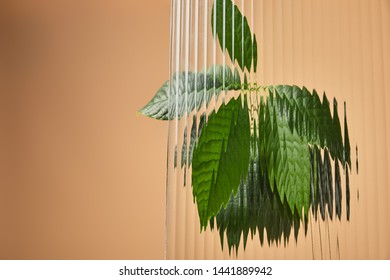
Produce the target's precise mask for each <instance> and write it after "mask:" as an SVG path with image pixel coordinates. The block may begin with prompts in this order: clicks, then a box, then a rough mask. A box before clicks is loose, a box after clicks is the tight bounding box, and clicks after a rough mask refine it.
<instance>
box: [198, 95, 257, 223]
mask: <svg viewBox="0 0 390 280" xmlns="http://www.w3.org/2000/svg"><path fill="white" fill-rule="evenodd" d="M249 141H250V126H249V114H248V106H247V104H246V102H244V106H242V104H241V98H238V99H234V98H232V99H231V100H230V101H229V102H228V104H227V105H225V104H222V105H221V106H220V108H219V109H218V111H217V112H212V113H211V114H210V115H209V118H208V121H207V123H206V124H205V125H204V126H203V129H202V133H201V134H200V136H199V139H198V143H197V145H196V147H195V149H194V152H193V159H192V186H193V196H194V199H195V201H196V203H197V206H198V213H199V218H200V223H201V227H202V229H203V228H206V227H207V223H208V222H209V220H210V218H211V217H212V216H216V215H217V214H218V212H219V211H220V209H221V207H225V206H226V203H227V202H228V201H229V198H230V196H231V195H232V193H233V194H235V193H236V192H237V189H238V186H239V184H240V181H241V180H242V178H245V177H246V176H247V172H248V164H249Z"/></svg>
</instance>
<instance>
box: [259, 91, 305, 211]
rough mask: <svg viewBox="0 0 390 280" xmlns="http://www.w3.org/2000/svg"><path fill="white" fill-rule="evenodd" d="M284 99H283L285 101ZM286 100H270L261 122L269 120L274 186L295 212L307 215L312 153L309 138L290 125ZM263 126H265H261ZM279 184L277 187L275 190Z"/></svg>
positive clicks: (267, 133)
mask: <svg viewBox="0 0 390 280" xmlns="http://www.w3.org/2000/svg"><path fill="white" fill-rule="evenodd" d="M281 101H282V100H281ZM283 106H284V103H283V102H278V100H277V99H274V97H273V93H272V92H270V97H269V98H268V99H267V104H266V108H265V110H264V112H265V114H264V115H259V117H260V118H264V119H265V120H264V121H262V120H260V121H259V123H265V127H264V128H263V129H264V130H265V158H266V161H267V170H268V177H269V181H270V186H271V189H272V190H273V191H274V192H275V191H276V190H277V191H278V193H279V196H280V198H281V201H284V198H285V197H286V200H287V203H288V205H289V206H290V209H291V212H293V213H294V210H295V208H296V209H297V210H298V214H299V215H300V216H301V214H302V208H304V210H305V214H306V215H307V213H308V210H309V206H310V170H311V165H310V152H309V147H308V140H307V138H306V137H305V136H303V137H301V136H300V135H299V134H298V132H297V130H296V129H295V128H294V129H293V130H291V129H290V127H289V116H288V114H287V111H286V110H285V109H284V107H283ZM260 129H262V127H260ZM275 186H276V190H275Z"/></svg>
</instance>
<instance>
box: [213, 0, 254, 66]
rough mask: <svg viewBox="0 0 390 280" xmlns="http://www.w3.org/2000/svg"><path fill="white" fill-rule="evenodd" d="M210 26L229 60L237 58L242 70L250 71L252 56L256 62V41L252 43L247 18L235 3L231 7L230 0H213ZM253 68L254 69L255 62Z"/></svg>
mask: <svg viewBox="0 0 390 280" xmlns="http://www.w3.org/2000/svg"><path fill="white" fill-rule="evenodd" d="M214 16H215V17H216V19H215V26H214ZM211 27H212V32H213V35H214V37H215V35H217V37H218V40H219V43H220V45H221V47H222V48H226V49H227V51H228V53H229V56H230V58H231V60H232V61H233V62H234V60H237V63H238V65H239V66H240V68H241V70H242V71H245V68H246V69H247V70H248V71H250V69H251V65H252V59H253V57H254V56H256V59H255V60H256V63H257V43H256V45H255V46H254V45H253V42H252V33H251V30H250V28H249V24H248V20H247V18H246V17H245V16H243V15H242V14H241V12H240V10H239V9H238V7H237V5H234V7H233V3H232V1H231V0H216V1H214V5H213V11H212V13H211ZM254 41H255V42H256V40H254ZM254 69H255V71H256V64H254Z"/></svg>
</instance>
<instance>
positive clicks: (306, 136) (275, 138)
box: [140, 0, 351, 252]
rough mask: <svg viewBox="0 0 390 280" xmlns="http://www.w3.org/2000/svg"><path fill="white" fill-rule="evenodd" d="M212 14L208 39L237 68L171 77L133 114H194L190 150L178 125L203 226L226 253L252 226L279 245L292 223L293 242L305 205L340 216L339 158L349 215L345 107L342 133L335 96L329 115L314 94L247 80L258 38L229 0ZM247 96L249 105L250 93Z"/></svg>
mask: <svg viewBox="0 0 390 280" xmlns="http://www.w3.org/2000/svg"><path fill="white" fill-rule="evenodd" d="M211 14H212V18H211V23H212V24H211V28H212V32H213V35H214V37H215V40H217V39H218V41H219V43H220V45H221V47H222V50H223V51H224V50H226V51H227V53H228V54H229V56H230V58H231V61H232V62H233V63H235V62H237V64H238V66H239V68H240V70H239V69H237V68H234V69H233V70H232V69H231V68H229V66H227V65H225V66H221V65H212V66H211V67H210V68H209V69H208V70H206V69H204V70H203V71H201V72H197V73H195V72H180V73H175V74H174V76H173V79H172V80H171V81H167V82H165V83H164V84H163V86H162V87H161V88H160V89H159V90H158V91H157V93H156V95H155V96H154V97H153V98H152V100H151V101H150V102H149V103H148V104H147V105H146V106H145V107H144V108H142V109H141V110H140V112H141V113H143V114H144V115H147V116H149V117H152V118H155V119H159V120H173V119H178V120H179V119H181V118H182V117H183V116H189V115H190V114H191V112H195V113H194V120H193V124H192V127H191V130H190V141H189V147H187V128H185V129H184V131H185V134H184V143H183V145H182V151H181V155H182V156H181V159H182V162H181V167H182V168H183V166H184V165H188V166H192V180H191V181H192V190H193V196H194V201H195V202H196V204H197V208H198V213H199V219H200V227H201V229H205V228H206V227H207V226H208V225H210V226H211V228H215V227H216V228H217V229H218V230H219V233H220V237H221V245H222V246H223V242H224V236H225V234H226V238H227V243H228V247H229V252H230V251H231V249H232V248H235V249H237V248H238V246H239V244H240V240H241V238H243V241H244V246H245V245H246V242H247V239H248V235H249V233H251V235H252V236H253V235H254V234H255V233H256V232H258V233H259V235H260V241H261V243H263V241H264V231H266V232H267V238H268V242H269V243H270V242H280V241H281V237H282V236H284V242H287V241H288V239H289V236H290V233H291V229H292V228H294V235H295V238H296V237H297V235H298V231H299V227H300V224H301V223H300V221H301V220H302V221H303V222H304V225H305V229H306V230H307V221H308V219H309V209H311V210H312V212H313V215H314V217H315V218H316V219H317V213H318V212H319V213H320V215H321V218H322V219H325V217H326V213H328V215H329V217H330V218H331V219H333V213H334V212H335V213H336V215H337V217H338V218H339V219H340V218H341V209H342V207H341V202H342V190H341V172H340V164H341V166H342V168H343V169H344V171H345V172H344V174H345V179H346V204H347V219H349V214H350V213H349V212H350V209H349V196H350V194H349V169H350V168H351V158H350V144H349V136H348V126H347V121H346V113H345V104H344V139H343V136H342V131H341V125H340V120H339V117H338V108H337V101H336V99H334V100H333V114H332V113H331V108H330V102H329V100H328V99H327V97H326V95H325V93H324V95H323V98H322V101H321V99H320V97H319V95H318V94H317V92H316V91H315V90H313V91H312V92H310V91H309V90H307V89H306V88H305V87H303V88H300V87H297V86H290V85H276V86H258V85H256V84H250V83H247V82H246V79H245V77H246V73H247V71H251V70H253V71H254V72H256V68H257V41H256V37H255V35H253V36H252V32H251V31H250V27H249V24H248V20H247V18H246V17H245V16H243V15H242V14H241V12H240V11H239V9H238V7H237V6H236V5H234V4H233V3H232V1H230V0H216V1H214V4H213V12H212V13H211ZM240 76H244V81H243V82H241V79H240ZM223 91H236V92H238V91H239V92H240V96H239V97H238V98H234V97H233V98H231V99H230V100H229V101H228V102H227V103H226V104H225V103H222V105H221V106H219V108H218V109H217V110H213V111H212V112H211V113H210V114H209V116H208V117H206V116H205V115H202V116H201V117H200V121H199V123H198V122H197V113H196V112H198V111H199V109H200V108H201V107H202V106H205V108H207V107H208V105H209V103H210V100H211V98H212V97H213V96H215V97H216V98H218V96H219V95H220V93H221V92H223ZM253 94H254V95H255V96H256V101H253V99H252V98H249V97H250V96H251V95H253ZM206 119H207V120H206ZM175 162H176V161H175ZM332 162H334V164H333V166H334V172H333V170H332ZM175 168H178V166H177V164H176V163H175ZM333 174H334V180H333ZM333 181H334V187H333ZM334 204H335V205H334ZM334 210H335V211H334Z"/></svg>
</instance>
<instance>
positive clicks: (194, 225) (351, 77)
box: [142, 0, 390, 259]
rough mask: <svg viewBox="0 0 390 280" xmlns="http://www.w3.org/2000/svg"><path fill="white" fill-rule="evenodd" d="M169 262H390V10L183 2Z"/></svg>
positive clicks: (173, 105)
mask: <svg viewBox="0 0 390 280" xmlns="http://www.w3.org/2000/svg"><path fill="white" fill-rule="evenodd" d="M170 20H171V41H170V42H171V52H170V72H169V79H168V81H167V82H166V83H165V84H164V85H163V86H162V87H161V88H160V90H159V91H158V92H157V95H156V97H155V99H154V100H152V101H151V102H150V103H149V104H148V105H147V106H146V107H145V108H144V109H142V110H143V113H144V114H146V115H149V116H151V117H154V118H157V119H165V120H167V121H168V126H169V128H168V131H169V133H168V147H167V149H168V150H167V153H168V154H167V157H168V158H167V182H166V183H167V197H166V199H167V210H166V257H167V258H168V259H236V258H238V259H358V258H363V259H370V258H389V257H390V244H389V239H388V237H387V236H388V234H389V233H390V220H389V219H388V215H389V214H390V206H389V201H390V193H389V185H388V183H389V173H388V170H389V166H388V158H389V149H388V147H387V146H388V145H387V140H388V137H389V125H388V121H389V118H390V115H389V113H388V110H386V106H389V105H390V101H389V100H390V99H389V98H388V95H389V94H390V85H389V79H386V78H385V77H387V76H389V75H390V70H389V65H390V63H389V62H390V56H389V50H390V46H389V43H390V35H389V32H388V31H389V26H390V3H389V2H388V1H380V0H375V1H368V0H367V1H364V0H362V1H346V0H343V1H339V0H337V1H336V0H334V1H306V0H298V1H292V0H290V1H288V0H277V1H271V0H235V1H232V0H216V1H208V0H191V1H190V0H172V1H171V19H170Z"/></svg>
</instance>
